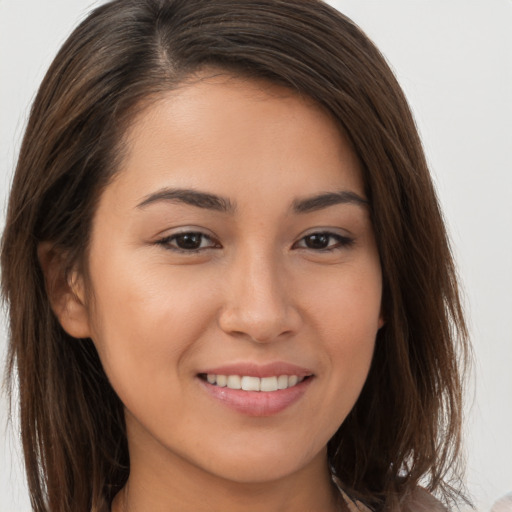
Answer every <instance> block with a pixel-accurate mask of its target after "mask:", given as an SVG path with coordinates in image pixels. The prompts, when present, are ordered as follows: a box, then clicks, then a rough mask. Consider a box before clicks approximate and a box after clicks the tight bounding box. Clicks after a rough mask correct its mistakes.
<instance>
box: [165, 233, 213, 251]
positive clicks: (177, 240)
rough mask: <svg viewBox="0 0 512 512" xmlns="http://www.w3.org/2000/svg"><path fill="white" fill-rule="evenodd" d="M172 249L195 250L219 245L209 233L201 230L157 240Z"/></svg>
mask: <svg viewBox="0 0 512 512" xmlns="http://www.w3.org/2000/svg"><path fill="white" fill-rule="evenodd" d="M157 243H158V244H160V245H163V246H165V247H167V248H169V249H171V250H177V251H185V252H193V251H199V250H201V249H208V248H214V247H218V244H216V243H215V242H214V241H213V240H212V239H211V238H210V237H209V236H208V235H205V234H204V233H200V232H194V231H189V232H186V233H177V234H175V235H171V236H168V237H166V238H163V239H162V240H159V241H158V242H157Z"/></svg>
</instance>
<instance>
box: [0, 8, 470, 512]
mask: <svg viewBox="0 0 512 512" xmlns="http://www.w3.org/2000/svg"><path fill="white" fill-rule="evenodd" d="M212 66H213V67H217V68H220V69H223V70H228V71H230V72H233V73H236V74H238V75H244V76H248V77H258V78H264V79H267V80H269V81H271V82H275V83H278V84H281V85H285V86H286V87H289V88H290V89H293V90H294V91H297V92H298V93H300V94H303V95H305V96H309V97H310V98H312V99H314V100H315V101H316V102H318V103H319V104H320V105H322V106H323V107H324V108H325V109H327V110H328V111H329V112H330V113H331V114H332V116H333V117H334V119H335V120H336V122H337V123H338V124H339V126H340V127H341V128H342V129H343V130H344V132H345V133H346V134H347V136H348V137H349V139H350V141H351V143H352V145H353V147H354V149H355V151H356V153H357V155H358V156H359V159H360V161H361V163H362V167H363V174H364V180H365V186H366V193H367V194H368V198H369V199H370V203H371V211H372V220H373V225H374V229H375V234H376V238H377V243H378V248H379V253H380V258H381V263H382V272H383V280H384V288H383V308H384V314H385V319H386V323H385V326H384V327H383V328H382V329H381V330H380V331H379V334H378V337H377V342H376V349H375V355H374V359H373V363H372V367H371V370H370V373H369V376H368V379H367V382H366V384H365V386H364V389H363V391H362V393H361V396H360V397H359V399H358V401H357V403H356V405H355V406H354V408H353V410H352V411H351V412H350V414H349V416H348V417H347V419H346V420H345V421H344V423H343V424H342V425H341V427H340V428H339V430H338V432H337V433H336V434H335V436H334V437H333V438H332V439H331V440H330V442H329V444H328V457H329V463H330V465H331V468H332V471H333V473H334V474H335V475H337V477H338V478H339V480H340V481H341V482H342V485H343V486H344V489H345V490H346V492H347V493H348V494H349V495H350V496H353V497H354V498H359V499H361V500H362V501H363V502H365V503H366V504H367V505H369V506H370V507H372V508H373V509H374V510H384V509H390V508H392V507H397V506H399V503H401V501H402V500H403V499H404V497H406V496H407V495H409V494H410V493H411V492H412V490H413V489H414V488H415V487H416V486H417V485H418V483H419V482H420V481H421V482H422V483H423V485H426V486H427V488H428V489H429V490H431V491H434V492H435V491H438V492H439V494H440V495H443V496H444V497H445V498H446V497H449V496H450V490H451V489H452V487H451V486H450V480H449V478H448V477H449V475H450V474H452V475H455V476H457V471H456V470H457V467H458V466H457V463H458V461H459V459H460V457H459V454H460V429H461V396H462V391H461V370H460V368H463V365H461V363H464V361H465V354H466V348H467V333H466V328H465V324H464V318H463V314H462V310H461V305H460V301H459V296H458V290H457V280H456V274H455V270H454V266H453V262H452V257H451V253H450V248H449V244H448V241H447V236H446V232H445V228H444V224H443V220H442V216H441V213H440V209H439V206H438V202H437V199H436V195H435V191H434V189H433V186H432V183H431V178H430V176H429V171H428V168H427V164H426V161H425V157H424V154H423V150H422V147H421V143H420V140H419V137H418V134H417V130H416V127H415V124H414V121H413V118H412V116H411V113H410V111H409V108H408V105H407V102H406V100H405V98H404V95H403V93H402V91H401V89H400V87H399V85H398V83H397V82H396V80H395V78H394V76H393V74H392V72H391V71H390V69H389V67H388V65H387V64H386V62H385V60H384V58H383V57H382V56H381V54H380V53H379V51H378V50H377V49H376V48H375V46H374V45H373V44H372V42H371V41H370V40H369V39H368V38H367V37H366V36H365V35H364V33H363V32H362V31H361V30H360V29H359V28H358V27H357V26H356V25H355V24H354V23H353V22H351V21H350V20H349V19H347V18H346V17H344V16H343V15H342V14H340V13H339V12H337V11H336V10H334V9H333V8H331V7H329V6H328V5H326V4H324V3H322V2H321V1H320V0H115V1H113V2H110V3H108V4H105V5H103V6H101V7H99V8H97V9H96V10H95V11H94V12H93V13H92V14H91V15H90V16H89V17H88V18H87V19H86V20H85V21H83V22H82V23H81V25H80V26H79V27H78V28H77V29H76V30H75V31H74V32H73V33H72V35H71V36H70V37H69V39H68V40H67V41H66V42H65V44H64V45H63V47H62V49H61V50H60V52H59V54H58V55H57V57H56V58H55V60H54V62H53V64H52V65H51V67H50V69H49V71H48V72H47V74H46V77H45V78H44V80H43V83H42V85H41V87H40V89H39V92H38V94H37V97H36V99H35V102H34V105H33V107H32V111H31V114H30V119H29V122H28V126H27V129H26V133H25V136H24V140H23V144H22V148H21V152H20V155H19V160H18V165H17V169H16V174H15V177H14V181H13V185H12V191H11V195H10V201H9V206H8V214H7V222H6V229H5V233H4V236H3V245H2V254H1V265H2V286H3V293H4V297H5V299H6V300H7V302H8V305H9V312H10V345H9V367H8V368H9V376H10V379H11V382H12V381H13V380H14V379H17V381H16V383H17V385H18V386H19V397H20V401H19V411H20V416H21V429H22V432H21V435H22V440H23V449H24V454H25V464H26V471H27V477H28V485H29V489H30V494H31V499H32V506H33V509H34V510H35V511H37V512H43V511H52V512H68V511H70V510H73V511H77V512H82V511H83V512H85V511H90V510H93V511H98V510H103V509H108V506H109V504H110V501H111V499H112V497H113V496H114V495H115V493H116V492H117V491H118V490H119V489H120V488H121V487H122V486H123V485H124V483H125V481H126V479H127V477H128V473H129V454H128V449H127V442H126V435H125V429H124V416H123V406H122V403H121V402H120V400H119V398H118V397H117V396H116V394H115V392H114V391H113V390H112V388H111V386H110V384H109V382H108V379H107V377H106V375H105V373H104V371H103V369H102V366H101V363H100V360H99V358H98V355H97V353H96V350H95V348H94V345H93V344H92V342H91V340H89V339H81V340H77V339H73V338H71V337H70V336H69V335H68V334H66V332H65V331H64V330H63V329H62V328H61V327H60V325H59V323H58V321H57V319H56V317H55V315H54V314H53V312H52V309H51V306H50V303H49V299H48V293H47V290H46V287H45V280H44V276H43V273H42V270H41V267H40V265H39V262H38V257H37V248H38V245H39V244H40V243H41V242H51V243H52V244H54V246H55V248H56V249H58V251H59V252H60V254H62V255H63V258H64V260H63V265H64V267H65V268H67V269H70V268H71V267H72V266H73V265H76V264H77V262H82V263H84V262H85V261H86V257H87V247H88V239H89V234H90V228H91V219H92V217H93V214H94V211H95V204H96V202H97V199H98V197H99V195H100V194H101V191H102V189H103V187H105V186H106V185H107V184H108V182H109V179H110V178H111V177H112V176H113V174H114V173H115V172H116V171H117V162H118V160H119V157H120V156H121V155H122V149H123V148H122V143H121V141H122V135H123V133H124V132H125V131H126V129H127V127H128V126H129V123H130V121H131V120H132V119H133V117H134V115H135V112H136V110H137V108H140V105H141V104H143V103H144V102H143V100H144V99H145V98H148V97H151V96H152V95H155V94H158V93H159V92H161V91H166V90H170V89H172V88H174V87H176V86H178V85H180V84H181V83H183V81H184V80H186V79H187V78H188V77H190V76H192V75H193V74H194V73H195V72H198V71H200V70H202V69H204V68H205V67H212Z"/></svg>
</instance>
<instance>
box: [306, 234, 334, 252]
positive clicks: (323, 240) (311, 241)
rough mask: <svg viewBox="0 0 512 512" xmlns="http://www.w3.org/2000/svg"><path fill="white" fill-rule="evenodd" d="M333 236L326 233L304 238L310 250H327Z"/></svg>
mask: <svg viewBox="0 0 512 512" xmlns="http://www.w3.org/2000/svg"><path fill="white" fill-rule="evenodd" d="M330 239H331V236H330V235H328V234H326V233H315V234H314V235H308V236H305V237H304V243H305V245H306V247H307V248H308V249H327V247H329V241H330Z"/></svg>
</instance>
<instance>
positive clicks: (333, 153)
mask: <svg viewBox="0 0 512 512" xmlns="http://www.w3.org/2000/svg"><path fill="white" fill-rule="evenodd" d="M124 146H125V148H126V150H125V153H124V157H123V159H122V161H121V164H120V168H119V173H118V176H117V180H118V181H120V182H123V183H124V184H126V185H129V186H130V187H131V188H132V189H133V190H134V191H137V192H141V193H142V191H143V190H144V191H146V192H148V193H149V192H151V189H155V188H158V187H161V186H163V185H167V184H166V183H165V182H169V181H172V183H171V184H170V185H172V186H175V187H176V186H177V187H189V188H201V189H205V188H206V189H208V191H209V192H212V193H220V194H221V195H226V194H227V195H230V194H231V193H235V194H236V192H237V189H239V188H240V187H251V190H252V192H253V193H256V192H257V191H258V189H259V185H260V184H261V185H264V184H268V183H269V182H273V183H274V184H275V185H280V184H281V185H282V184H283V183H286V184H287V187H288V190H289V192H290V193H291V194H295V195H301V194H303V189H304V187H305V186H308V187H309V188H311V189H312V190H311V192H315V191H318V192H325V191H327V190H331V189H332V190H334V189H339V186H340V180H341V181H342V182H344V183H343V184H346V185H349V186H350V188H352V189H354V190H355V191H357V192H359V193H362V192H363V187H362V178H361V170H360V166H359V161H358V159H357V157H356V155H355V153H354V151H353V150H352V148H351V146H350V144H349V142H348V140H347V138H346V137H345V136H344V134H343V133H342V131H341V129H340V127H339V126H338V125H337V123H336V122H335V121H334V119H333V118H332V116H330V114H328V113H327V112H326V111H325V110H324V109H323V108H322V107H320V106H319V105H318V104H316V103H315V102H314V101H313V100H311V99H310V98H308V97H303V96H300V95H299V94H297V93H295V92H294V91H292V90H290V89H288V88H285V87H281V86H277V85H275V84H271V83H269V82H266V81H261V80H254V79H244V78H241V77H236V76H232V75H226V74H216V75H212V74H208V75H204V76H200V77H197V79H194V80H191V81H188V82H187V83H185V84H184V85H182V86H181V87H179V88H177V89H175V90H173V91H168V92H165V93H162V94H161V95H160V96H159V97H157V98H153V99H152V101H151V102H150V103H149V104H148V105H147V106H146V108H144V109H143V110H142V111H141V112H140V113H139V114H138V115H137V116H136V117H135V119H134V121H133V123H132V124H131V126H130V128H129V130H128V131H127V133H126V135H125V138H124ZM295 189H296V190H295ZM315 189H318V190H315ZM262 193H268V190H266V191H265V190H262ZM139 195H140V194H139Z"/></svg>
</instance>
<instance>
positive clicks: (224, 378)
mask: <svg viewBox="0 0 512 512" xmlns="http://www.w3.org/2000/svg"><path fill="white" fill-rule="evenodd" d="M307 377H308V376H302V377H300V376H298V375H279V376H277V375H276V376H271V377H262V378H260V377H254V376H249V375H216V374H213V373H208V374H206V375H205V374H202V375H201V378H203V379H206V380H207V381H208V383H209V384H212V385H214V386H218V387H221V388H224V387H226V388H229V389H241V390H243V391H260V392H273V391H279V390H283V389H288V388H291V387H294V386H296V385H297V384H300V383H301V382H302V381H303V380H304V379H306V378H307Z"/></svg>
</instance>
